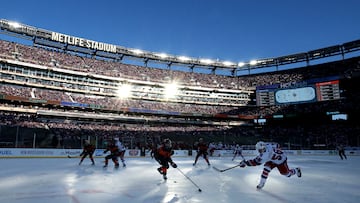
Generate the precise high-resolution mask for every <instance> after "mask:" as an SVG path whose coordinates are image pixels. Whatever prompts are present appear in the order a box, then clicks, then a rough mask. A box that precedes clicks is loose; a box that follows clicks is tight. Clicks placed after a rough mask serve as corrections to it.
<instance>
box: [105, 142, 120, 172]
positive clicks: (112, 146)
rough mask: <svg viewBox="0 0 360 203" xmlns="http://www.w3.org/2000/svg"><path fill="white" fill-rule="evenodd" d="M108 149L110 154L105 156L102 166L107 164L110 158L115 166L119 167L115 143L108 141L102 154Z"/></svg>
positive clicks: (117, 150) (117, 149)
mask: <svg viewBox="0 0 360 203" xmlns="http://www.w3.org/2000/svg"><path fill="white" fill-rule="evenodd" d="M108 151H110V154H109V155H107V156H105V165H104V168H106V167H107V166H108V163H109V159H111V160H112V161H113V162H114V164H115V168H119V161H118V156H119V148H118V147H117V146H116V145H115V143H109V144H108V146H107V148H106V149H105V151H104V154H105V153H107V152H108Z"/></svg>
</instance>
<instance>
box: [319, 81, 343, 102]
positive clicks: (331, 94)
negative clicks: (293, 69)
mask: <svg viewBox="0 0 360 203" xmlns="http://www.w3.org/2000/svg"><path fill="white" fill-rule="evenodd" d="M315 85H316V92H317V100H318V101H326V100H334V99H340V88H339V80H335V81H328V82H321V83H316V84H315Z"/></svg>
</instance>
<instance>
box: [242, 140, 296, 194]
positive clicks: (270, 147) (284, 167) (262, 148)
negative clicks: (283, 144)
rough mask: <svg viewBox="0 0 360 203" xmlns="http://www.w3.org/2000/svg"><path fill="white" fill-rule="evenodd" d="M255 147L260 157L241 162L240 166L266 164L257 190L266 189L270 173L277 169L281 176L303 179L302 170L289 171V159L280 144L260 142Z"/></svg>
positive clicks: (293, 169)
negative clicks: (293, 176)
mask: <svg viewBox="0 0 360 203" xmlns="http://www.w3.org/2000/svg"><path fill="white" fill-rule="evenodd" d="M255 147H256V150H257V151H258V152H259V155H258V156H256V157H255V158H254V159H250V160H243V161H241V162H240V164H239V166H240V167H242V168H243V167H245V166H258V165H261V164H264V169H263V172H262V174H261V179H260V183H259V184H258V185H257V186H256V188H257V189H261V188H263V187H264V185H265V182H266V180H267V178H268V176H269V173H270V172H271V170H272V169H273V168H277V169H278V170H279V172H280V174H281V175H284V176H287V177H290V176H292V175H295V174H296V175H297V176H298V177H301V170H300V168H292V169H289V167H288V164H287V157H286V155H285V154H284V152H283V151H282V150H281V149H280V148H279V145H278V144H276V143H265V142H263V141H259V142H258V143H256V145H255Z"/></svg>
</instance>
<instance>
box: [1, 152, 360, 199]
mask: <svg viewBox="0 0 360 203" xmlns="http://www.w3.org/2000/svg"><path fill="white" fill-rule="evenodd" d="M231 158H232V157H216V158H214V157H210V162H211V164H212V166H216V167H218V168H220V169H223V168H227V167H231V166H234V165H236V164H237V163H238V162H239V161H240V160H237V162H233V161H231ZM247 158H251V157H247ZM95 161H96V165H95V166H91V162H90V160H89V159H85V160H84V162H83V163H82V165H81V166H79V165H78V162H79V159H78V158H71V159H67V158H64V159H62V158H53V159H44V158H43V159H36V158H31V159H0V165H1V169H0V171H1V173H0V183H1V184H0V202H1V203H8V202H9V203H10V202H11V203H41V202H44V203H45V202H46V203H63V202H66V203H89V202H90V203H91V202H97V203H107V202H109V203H110V202H111V203H113V202H129V203H133V202H134V203H137V202H141V203H157V202H159V203H160V202H161V203H162V202H167V203H183V202H184V203H185V202H194V203H197V202H206V203H212V202H214V203H232V202H252V203H256V202H261V203H273V202H276V203H277V202H287V203H288V202H316V203H323V202H324V203H325V202H326V203H331V202H334V203H335V202H336V203H337V202H345V203H352V202H354V203H355V202H359V201H360V194H359V193H360V183H359V178H360V175H359V172H360V157H358V156H349V157H348V160H340V158H339V157H338V156H289V157H288V164H289V167H291V168H293V167H298V166H299V167H301V168H302V174H303V176H302V177H301V178H298V177H297V176H292V177H290V178H287V177H285V176H282V175H280V174H279V173H278V171H277V169H274V170H273V171H272V172H271V173H270V175H269V178H268V181H267V183H266V185H265V187H264V188H263V189H262V190H260V191H258V190H256V185H257V184H258V182H259V179H260V175H261V172H262V166H257V167H247V168H234V169H231V170H228V171H226V172H223V173H220V172H218V171H215V170H214V169H213V168H212V167H208V166H207V164H206V163H205V161H204V160H203V159H199V161H198V164H197V165H196V166H195V167H194V166H192V163H193V161H194V158H193V157H186V158H183V157H182V158H177V157H174V161H175V162H176V163H177V164H178V169H179V170H181V171H179V170H178V169H175V168H170V169H169V170H168V180H167V181H166V182H164V180H162V176H161V175H160V174H159V173H158V172H157V170H156V169H157V168H158V167H159V165H158V163H157V162H156V161H155V160H153V159H151V158H127V159H126V163H127V167H126V168H123V167H120V168H119V169H114V167H113V163H112V162H109V166H108V168H107V169H103V167H102V166H103V159H102V158H97V159H96V160H95ZM181 172H183V174H182V173H181ZM187 177H188V178H190V179H191V181H193V182H191V181H190V180H189V179H187ZM194 183H195V184H194ZM197 186H198V187H199V188H200V189H201V190H202V192H199V191H198V189H199V188H198V187H197Z"/></svg>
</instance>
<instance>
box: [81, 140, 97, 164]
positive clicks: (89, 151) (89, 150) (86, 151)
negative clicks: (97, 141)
mask: <svg viewBox="0 0 360 203" xmlns="http://www.w3.org/2000/svg"><path fill="white" fill-rule="evenodd" d="M94 152H95V146H94V145H92V144H90V142H89V140H85V141H84V148H83V151H82V152H81V154H80V157H81V158H80V162H79V165H81V163H82V162H83V161H84V159H85V158H86V157H87V156H89V158H90V160H91V162H92V165H95V161H94V158H93V154H94Z"/></svg>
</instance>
